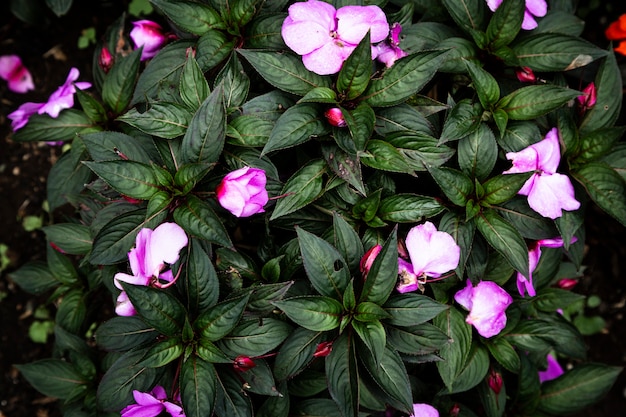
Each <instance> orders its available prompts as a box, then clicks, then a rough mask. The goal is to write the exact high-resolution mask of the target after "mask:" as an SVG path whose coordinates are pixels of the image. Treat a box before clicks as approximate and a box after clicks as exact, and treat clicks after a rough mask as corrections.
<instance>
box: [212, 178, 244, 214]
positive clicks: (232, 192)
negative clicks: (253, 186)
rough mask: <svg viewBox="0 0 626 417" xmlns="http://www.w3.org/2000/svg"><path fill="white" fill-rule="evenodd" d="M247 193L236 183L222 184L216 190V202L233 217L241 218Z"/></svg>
mask: <svg viewBox="0 0 626 417" xmlns="http://www.w3.org/2000/svg"><path fill="white" fill-rule="evenodd" d="M246 196H247V192H246V191H245V188H242V187H240V186H239V184H237V183H236V182H231V181H229V182H222V183H221V185H220V187H219V188H218V190H217V200H218V201H219V203H220V205H221V206H222V207H224V208H225V209H226V210H228V211H230V212H231V213H232V214H233V215H234V216H236V217H241V214H242V213H243V209H244V207H245V206H246Z"/></svg>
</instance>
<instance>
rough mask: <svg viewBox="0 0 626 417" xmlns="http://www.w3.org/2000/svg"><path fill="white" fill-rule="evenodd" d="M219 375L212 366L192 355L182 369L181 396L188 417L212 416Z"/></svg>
mask: <svg viewBox="0 0 626 417" xmlns="http://www.w3.org/2000/svg"><path fill="white" fill-rule="evenodd" d="M216 381H217V374H216V373H215V368H214V367H213V365H212V364H210V363H208V362H205V361H204V360H202V359H200V358H198V357H197V356H195V355H192V356H191V357H190V358H189V359H187V360H186V361H185V362H184V363H183V366H182V368H181V373H180V396H181V401H182V403H183V404H184V405H185V415H186V416H188V417H203V416H207V415H211V413H212V412H213V406H214V404H215V392H216Z"/></svg>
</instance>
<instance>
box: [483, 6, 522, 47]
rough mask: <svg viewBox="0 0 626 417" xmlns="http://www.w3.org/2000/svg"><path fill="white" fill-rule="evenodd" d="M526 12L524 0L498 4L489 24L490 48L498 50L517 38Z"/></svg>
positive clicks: (488, 37) (488, 39) (488, 38)
mask: <svg viewBox="0 0 626 417" xmlns="http://www.w3.org/2000/svg"><path fill="white" fill-rule="evenodd" d="M524 12H526V3H525V1H524V0H509V1H506V2H503V3H502V4H501V5H500V6H498V8H497V9H496V11H495V12H494V14H493V17H492V18H491V20H490V21H489V26H487V32H486V34H487V42H489V45H488V48H489V49H490V50H492V51H497V50H498V49H500V48H502V47H504V46H507V45H508V44H509V43H511V42H512V41H513V39H515V37H516V36H517V34H518V33H519V31H520V28H521V26H522V21H523V20H524Z"/></svg>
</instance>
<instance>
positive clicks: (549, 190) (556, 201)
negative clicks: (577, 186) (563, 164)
mask: <svg viewBox="0 0 626 417" xmlns="http://www.w3.org/2000/svg"><path fill="white" fill-rule="evenodd" d="M528 205H529V206H530V207H531V208H532V209H533V210H535V211H536V212H537V213H539V214H541V215H542V216H544V217H548V218H550V219H556V218H558V217H561V216H562V215H563V210H578V208H579V207H580V202H579V201H578V200H576V198H575V197H574V186H573V185H572V183H571V181H570V179H569V177H568V176H567V175H563V174H552V175H545V174H544V175H540V176H538V177H537V178H536V180H535V184H534V186H533V188H532V190H531V191H530V193H529V194H528Z"/></svg>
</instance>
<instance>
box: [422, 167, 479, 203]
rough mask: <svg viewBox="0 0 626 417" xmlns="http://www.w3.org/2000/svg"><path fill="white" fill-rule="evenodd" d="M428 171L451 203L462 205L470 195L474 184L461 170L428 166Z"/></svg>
mask: <svg viewBox="0 0 626 417" xmlns="http://www.w3.org/2000/svg"><path fill="white" fill-rule="evenodd" d="M428 172H429V173H430V175H432V177H433V179H434V180H435V182H436V183H437V185H439V188H440V189H441V191H442V192H443V193H444V194H445V195H446V197H448V199H449V200H450V201H451V202H452V203H453V204H455V205H457V206H460V207H463V206H465V204H466V203H467V201H468V200H469V199H470V198H471V197H472V193H473V192H474V184H473V182H472V180H471V179H469V178H468V177H467V176H466V175H465V174H463V173H462V172H461V171H457V170H455V169H452V168H435V167H429V168H428Z"/></svg>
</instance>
